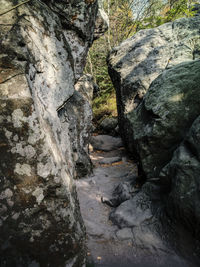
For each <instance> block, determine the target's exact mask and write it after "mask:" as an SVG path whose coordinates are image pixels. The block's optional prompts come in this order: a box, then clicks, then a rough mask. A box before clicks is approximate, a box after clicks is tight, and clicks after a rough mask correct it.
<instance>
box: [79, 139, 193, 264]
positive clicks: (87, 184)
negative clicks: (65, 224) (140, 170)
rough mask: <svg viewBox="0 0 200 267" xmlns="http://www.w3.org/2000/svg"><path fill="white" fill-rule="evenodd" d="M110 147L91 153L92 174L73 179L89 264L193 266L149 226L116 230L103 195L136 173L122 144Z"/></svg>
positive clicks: (107, 195)
mask: <svg viewBox="0 0 200 267" xmlns="http://www.w3.org/2000/svg"><path fill="white" fill-rule="evenodd" d="M114 143H115V141H114ZM116 144H117V142H116ZM103 145H104V147H106V140H105V142H104V144H103ZM109 145H110V144H109ZM117 146H118V147H119V145H117ZM110 149H111V151H108V152H103V151H94V152H92V153H91V159H92V162H93V164H94V166H95V167H94V171H93V174H92V175H91V176H89V177H87V178H83V179H80V180H78V181H77V182H76V185H77V192H78V197H79V201H80V208H81V213H82V216H83V220H84V222H85V226H86V231H87V247H88V259H89V263H88V267H89V266H103V267H112V266H113V267H114V266H115V267H122V266H123V267H134V266H137V267H150V266H151V267H155V266H166V267H170V266H171V267H179V266H180V267H189V266H193V265H192V264H190V263H188V262H186V261H185V260H184V259H182V258H180V257H179V256H177V255H176V254H175V253H174V252H173V251H172V250H171V249H169V247H168V246H166V244H164V243H163V241H162V237H160V236H158V235H157V234H156V233H155V232H154V231H153V230H152V229H151V226H150V225H147V224H145V225H144V226H140V225H138V226H137V227H129V228H128V227H123V228H122V229H119V228H118V227H117V226H116V225H114V224H113V223H112V222H111V221H110V220H109V214H110V212H111V211H112V210H113V208H112V207H110V206H108V205H106V204H104V203H102V197H103V198H104V199H106V198H108V199H109V198H111V197H112V192H113V189H114V188H115V187H116V186H117V185H118V184H119V183H120V182H124V181H128V180H130V178H131V177H134V176H136V175H137V166H136V164H135V163H134V162H132V161H130V160H129V159H127V157H126V154H125V150H124V149H123V148H122V147H121V148H116V149H115V146H111V147H110ZM113 161H114V162H113ZM115 161H116V162H115Z"/></svg>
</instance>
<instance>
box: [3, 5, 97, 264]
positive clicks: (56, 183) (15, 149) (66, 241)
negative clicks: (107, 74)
mask: <svg viewBox="0 0 200 267" xmlns="http://www.w3.org/2000/svg"><path fill="white" fill-rule="evenodd" d="M15 3H16V1H10V0H0V6H2V7H3V8H5V10H7V9H10V8H11V7H13V6H14V5H15ZM97 8H98V4H97V1H90V2H87V1H83V0H79V1H76V2H74V1H70V2H69V1H59V2H57V1H53V0H52V1H37V0H36V1H31V2H28V3H26V4H24V5H21V6H20V7H18V8H15V9H13V10H12V11H10V12H8V13H6V14H4V15H2V16H0V36H1V42H0V75H1V77H0V107H1V109H0V122H1V128H0V185H1V189H0V196H1V204H0V243H1V248H0V265H1V266H29V265H30V266H31V264H32V265H34V266H83V265H84V263H85V246H84V240H85V230H84V226H83V222H82V218H81V215H80V211H79V204H78V200H77V196H76V189H75V185H74V182H73V178H74V177H75V176H76V160H75V159H74V151H73V149H74V146H73V145H72V137H71V136H70V129H69V128H70V123H71V122H69V121H65V122H64V123H63V122H62V119H61V118H60V117H59V114H58V113H59V112H60V111H61V110H62V109H63V108H64V107H67V108H66V110H67V109H69V110H70V108H69V106H70V104H69V103H70V101H72V99H76V101H75V102H73V105H74V106H73V108H74V109H76V107H77V106H76V105H78V107H77V109H76V113H74V117H73V118H74V121H75V123H76V127H77V128H79V127H83V128H84V127H85V125H84V126H83V124H84V121H82V120H83V119H84V120H85V119H86V118H85V117H83V116H82V115H81V114H80V112H82V109H79V105H80V103H83V104H84V107H82V108H83V109H84V108H85V112H86V110H87V112H88V117H87V119H88V124H89V120H90V119H91V109H90V106H89V103H87V101H86V100H84V101H83V97H82V96H81V95H78V93H77V92H75V88H74V86H75V82H76V80H78V78H79V77H80V76H81V75H82V71H83V68H84V64H85V60H86V55H87V51H88V49H89V46H90V45H91V43H92V40H93V32H94V27H95V19H96V14H97ZM81 101H82V102H81ZM84 114H85V113H84ZM81 125H82V126H81ZM86 128H87V127H86ZM86 128H84V130H83V131H82V132H81V131H75V132H74V136H73V138H74V140H78V141H75V142H77V143H78V145H77V147H76V148H77V153H78V154H79V155H80V153H81V152H79V150H80V149H84V148H82V145H83V147H84V146H85V147H87V135H88V133H86V132H87V131H88V128H87V129H86ZM63 130H65V132H63ZM84 131H85V132H84ZM84 153H85V154H84V156H85V158H87V159H88V156H87V151H84ZM84 156H83V158H84ZM82 160H84V159H82ZM89 164H90V162H88V166H89Z"/></svg>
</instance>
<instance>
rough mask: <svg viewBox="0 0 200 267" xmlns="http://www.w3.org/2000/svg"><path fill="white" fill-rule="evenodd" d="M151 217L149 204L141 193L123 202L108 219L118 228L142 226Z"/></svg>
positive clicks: (147, 198)
mask: <svg viewBox="0 0 200 267" xmlns="http://www.w3.org/2000/svg"><path fill="white" fill-rule="evenodd" d="M152 217H153V215H152V212H151V202H150V200H149V197H148V196H146V195H145V194H144V193H143V192H142V191H141V192H139V193H138V194H136V196H134V197H133V198H132V199H129V200H127V201H125V202H123V203H122V204H121V205H120V206H119V207H118V208H116V209H115V210H114V211H113V212H112V213H111V214H110V219H111V220H112V221H113V222H114V223H115V224H117V225H118V226H119V227H120V228H124V227H134V226H139V225H142V224H143V223H145V222H148V221H150V220H151V219H152Z"/></svg>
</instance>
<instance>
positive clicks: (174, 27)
mask: <svg viewBox="0 0 200 267" xmlns="http://www.w3.org/2000/svg"><path fill="white" fill-rule="evenodd" d="M199 22H200V17H199V16H196V17H194V18H190V19H187V18H182V19H179V20H176V21H174V22H170V23H166V24H163V25H161V26H159V27H157V28H154V29H148V30H141V31H139V32H138V33H137V34H135V35H134V36H133V37H131V38H130V39H127V40H125V41H124V42H123V43H122V44H121V45H120V46H119V47H116V48H114V49H113V50H112V51H111V53H110V56H109V58H108V68H109V74H110V76H111V79H112V81H113V84H114V86H115V88H116V93H117V108H118V115H119V126H120V131H121V134H122V137H123V140H124V142H125V144H126V146H127V147H128V149H129V150H130V151H133V150H134V149H133V148H134V144H133V137H132V135H133V126H132V123H130V120H129V118H128V117H130V116H131V114H132V112H133V113H134V112H135V111H134V110H135V109H136V108H137V107H138V106H139V104H140V103H141V102H142V100H143V98H144V95H145V94H146V92H147V91H148V89H149V87H150V85H151V83H152V82H153V81H154V80H155V79H156V78H157V77H158V76H159V75H160V74H161V73H162V72H163V71H164V70H167V69H170V68H172V67H173V66H176V65H177V64H180V63H182V62H186V61H191V60H196V59H198V58H200V52H199V46H200V41H199V30H200V24H199Z"/></svg>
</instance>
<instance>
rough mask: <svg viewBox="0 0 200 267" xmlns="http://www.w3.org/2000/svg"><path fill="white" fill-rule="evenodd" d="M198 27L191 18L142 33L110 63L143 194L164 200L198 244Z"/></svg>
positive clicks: (199, 18)
mask: <svg viewBox="0 0 200 267" xmlns="http://www.w3.org/2000/svg"><path fill="white" fill-rule="evenodd" d="M199 22H200V16H198V15H197V16H195V17H193V18H183V19H179V20H177V21H175V22H172V23H167V24H165V25H162V26H160V27H158V28H155V29H150V30H144V31H140V32H139V33H137V34H136V35H135V36H133V37H132V38H130V39H128V40H126V41H125V42H123V43H122V44H121V45H120V46H119V47H117V48H115V49H114V50H113V51H112V52H111V54H110V58H109V62H108V63H109V72H110V75H111V78H112V80H113V83H114V85H115V87H116V91H117V98H118V99H117V101H118V112H119V126H120V131H121V133H122V137H123V141H124V142H125V144H126V146H127V147H128V148H129V150H130V151H132V152H134V153H137V157H138V159H139V162H140V170H142V173H143V174H144V175H145V176H146V178H147V183H146V184H145V186H143V188H142V192H143V193H144V192H146V191H148V194H149V195H150V197H151V199H152V200H155V201H159V199H162V200H164V202H165V204H166V208H167V209H166V210H167V212H168V214H169V215H170V216H171V218H172V219H173V220H174V219H177V220H178V223H180V222H181V223H184V224H185V225H186V226H187V227H188V229H189V230H190V231H192V232H193V233H194V234H195V235H196V237H198V238H200V235H199V222H200V218H199V211H200V200H199V198H200V196H199V174H200V169H199V166H200V164H199V153H200V152H199V151H200V147H199V118H198V116H199V114H200V108H199V104H200V101H199V99H200V98H199V97H200V78H199V70H200V60H199V57H200V38H199V31H200V23H199ZM144 95H145V96H144ZM195 120H196V121H195ZM145 190H146V191H145ZM123 204H124V203H123ZM124 205H125V204H124ZM119 208H120V207H119ZM127 209H128V208H126V207H125V209H124V210H123V211H122V212H123V214H124V211H126V210H127ZM122 212H121V213H120V214H119V215H120V216H121V214H122ZM123 214H122V215H123ZM121 218H122V216H121V217H119V216H118V221H120V220H121ZM128 218H129V217H128ZM122 219H123V220H124V218H122ZM123 220H122V221H123ZM193 229H194V230H193Z"/></svg>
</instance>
